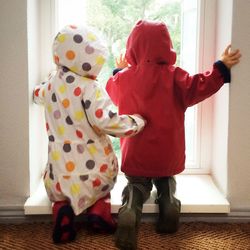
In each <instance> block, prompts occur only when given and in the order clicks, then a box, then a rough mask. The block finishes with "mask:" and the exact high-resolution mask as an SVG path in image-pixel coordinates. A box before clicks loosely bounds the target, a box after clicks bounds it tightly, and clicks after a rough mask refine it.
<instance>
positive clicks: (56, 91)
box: [34, 25, 145, 243]
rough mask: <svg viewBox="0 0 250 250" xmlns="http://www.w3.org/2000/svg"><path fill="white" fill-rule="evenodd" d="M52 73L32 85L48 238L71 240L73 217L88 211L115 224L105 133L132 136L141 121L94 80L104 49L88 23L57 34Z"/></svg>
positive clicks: (113, 168)
mask: <svg viewBox="0 0 250 250" xmlns="http://www.w3.org/2000/svg"><path fill="white" fill-rule="evenodd" d="M53 56H54V61H55V63H56V65H57V70H56V72H55V74H53V75H51V76H50V77H49V79H48V80H47V81H46V82H43V83H42V84H41V85H39V86H37V87H36V88H35V90H34V102H35V103H37V104H42V105H44V107H45V118H46V129H47V133H48V141H49V143H48V162H47V166H46V169H45V173H44V184H45V188H46V191H47V194H48V196H49V198H50V200H51V201H52V202H53V208H52V212H53V219H54V229H53V241H54V242H55V243H60V242H67V241H71V240H74V238H75V236H76V231H75V229H74V217H75V215H79V214H81V213H82V212H83V211H85V210H87V212H88V214H89V216H90V218H92V221H93V222H95V223H97V222H98V219H99V220H100V222H101V223H100V224H99V225H98V224H95V225H94V226H95V227H102V226H104V228H100V229H105V228H106V229H114V227H115V223H114V221H113V219H112V217H111V207H110V201H109V198H110V190H111V189H112V188H113V186H114V184H115V182H116V176H117V171H118V164H117V158H116V155H115V154H114V152H113V148H112V144H111V141H110V139H109V137H108V136H107V134H109V135H112V136H117V137H129V136H134V135H136V134H137V133H138V132H140V131H141V130H142V129H143V127H144V125H145V123H144V120H143V119H142V118H141V117H140V116H139V115H129V116H128V115H118V114H117V113H115V112H114V111H113V110H114V106H113V103H112V101H111V100H110V98H109V96H108V95H107V93H106V91H105V90H104V89H103V88H102V87H101V86H100V85H99V84H98V82H97V80H95V79H96V77H97V75H98V74H99V72H100V70H101V68H102V66H103V64H104V62H105V58H106V56H107V50H106V48H105V47H104V46H103V44H102V42H101V40H100V39H99V38H98V36H97V35H96V34H95V33H94V32H93V31H92V30H91V29H90V28H87V27H80V26H72V25H71V26H66V27H65V28H64V29H62V30H61V31H60V32H59V33H58V35H57V36H56V38H55V40H54V44H53Z"/></svg>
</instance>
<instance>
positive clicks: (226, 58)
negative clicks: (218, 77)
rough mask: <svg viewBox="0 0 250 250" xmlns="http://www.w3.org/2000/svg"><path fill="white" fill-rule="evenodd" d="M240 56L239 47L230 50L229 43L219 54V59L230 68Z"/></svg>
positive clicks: (237, 61)
mask: <svg viewBox="0 0 250 250" xmlns="http://www.w3.org/2000/svg"><path fill="white" fill-rule="evenodd" d="M240 57H241V54H240V51H239V49H236V50H232V47H231V45H228V46H227V47H226V49H225V51H224V52H223V53H222V55H221V61H222V62H223V63H224V64H225V66H226V67H227V68H228V69H231V68H232V67H233V66H234V65H235V64H237V63H239V62H240Z"/></svg>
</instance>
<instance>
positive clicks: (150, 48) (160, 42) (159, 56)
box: [126, 20, 176, 65]
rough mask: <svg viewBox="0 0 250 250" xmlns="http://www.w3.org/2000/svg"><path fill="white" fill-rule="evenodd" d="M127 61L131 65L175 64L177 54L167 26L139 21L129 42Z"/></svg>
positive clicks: (160, 23)
mask: <svg viewBox="0 0 250 250" xmlns="http://www.w3.org/2000/svg"><path fill="white" fill-rule="evenodd" d="M126 59H127V61H128V63H129V64H131V65H138V64H147V63H157V64H168V65H173V64H175V61H176V53H175V51H174V50H173V46H172V41H171V38H170V35H169V32H168V29H167V26H166V25H165V24H164V23H162V22H152V21H145V20H140V21H138V22H137V23H136V25H135V27H134V28H133V30H132V32H131V33H130V35H129V37H128V40H127V46H126Z"/></svg>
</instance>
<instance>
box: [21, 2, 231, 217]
mask: <svg viewBox="0 0 250 250" xmlns="http://www.w3.org/2000/svg"><path fill="white" fill-rule="evenodd" d="M56 1H58V0H37V1H36V2H35V1H34V0H29V1H28V3H29V4H28V5H30V6H28V7H29V8H28V10H29V13H30V16H29V18H30V20H28V23H31V22H32V25H29V26H31V27H29V32H28V33H29V34H28V38H29V43H30V44H29V48H30V55H32V56H30V57H31V58H29V60H30V59H33V60H30V64H31V65H29V70H31V72H30V75H31V76H30V80H29V81H30V84H29V85H30V86H29V88H30V91H32V90H33V88H34V86H32V85H33V84H35V82H37V81H39V80H42V78H43V77H45V76H46V75H47V73H48V71H49V70H50V69H51V67H52V65H53V64H52V59H51V57H52V55H51V54H52V53H51V44H52V41H53V38H54V35H55V28H54V24H55V16H54V14H55V8H56ZM199 4H200V8H199V9H200V11H201V14H200V16H202V17H203V18H202V19H201V20H200V22H199V26H198V27H199V34H204V36H200V37H199V44H200V47H199V48H200V50H199V53H198V64H199V65H201V66H202V67H200V68H198V71H204V70H206V69H209V68H210V67H211V66H212V64H213V62H214V57H215V34H214V32H215V24H216V23H215V18H214V15H215V13H214V12H215V10H216V0H199ZM37 5H39V8H37ZM38 9H39V11H40V13H39V14H40V17H39V18H37V15H36V10H38ZM33 10H35V12H33ZM205 10H206V11H205ZM33 21H34V22H35V23H33ZM36 22H37V23H36ZM38 23H40V28H39V27H38V26H39V24H38ZM32 39H33V41H32ZM38 41H39V42H40V44H41V46H34V44H37V43H38ZM32 45H33V46H32ZM33 54H34V55H33ZM34 59H35V63H34ZM49 62H51V64H48V63H49ZM33 65H34V67H33ZM40 78H41V79H40ZM212 107H213V99H211V98H210V99H209V100H206V101H205V102H202V103H201V104H199V105H198V113H197V114H198V117H199V119H198V128H199V131H198V132H199V133H200V135H201V140H200V145H197V146H198V147H199V148H200V164H201V166H202V169H195V170H194V171H195V172H192V170H189V172H188V174H184V175H178V176H176V181H177V192H176V197H177V198H178V199H180V200H181V202H182V207H181V212H182V213H210V214H211V213H229V211H230V205H229V203H228V201H227V200H226V199H225V195H223V194H221V192H220V191H219V190H218V189H217V188H216V185H215V184H214V182H213V180H212V175H213V173H211V171H212V169H211V168H209V167H211V163H210V162H211V161H212V159H211V151H212V150H211V148H212V140H211V137H212V125H213V124H212V117H213V112H212V111H213V109H212ZM38 111H40V112H38ZM42 114H43V112H42V109H40V108H39V107H38V106H37V105H35V104H32V103H31V105H30V128H29V129H30V171H31V173H30V197H29V198H28V199H27V201H26V202H25V205H24V211H25V214H27V215H31V214H51V212H52V211H51V202H50V201H49V199H48V197H47V194H46V191H45V188H44V184H43V180H42V178H41V176H42V173H43V169H44V166H45V164H44V163H45V162H46V159H45V158H46V157H47V156H46V155H44V154H43V152H46V151H47V148H46V147H47V138H46V136H45V131H44V132H43V131H42V132H41V131H40V130H41V129H42V128H41V127H42V125H43V124H41V121H44V118H43V117H41V116H42ZM39 115H40V118H41V120H39ZM184 173H187V172H186V171H185V172H184ZM125 184H126V180H125V177H124V175H120V176H118V182H117V184H116V186H115V188H114V189H113V190H112V192H111V197H112V199H111V204H112V213H117V211H118V209H119V208H120V206H121V192H122V189H123V187H124V185H125ZM204 193H206V196H204ZM190 194H192V195H191V196H190ZM155 195H156V192H155V190H153V191H152V194H151V197H150V199H149V200H148V201H147V202H146V203H145V204H144V206H143V212H146V213H157V212H158V207H157V205H156V204H155V202H154V199H155Z"/></svg>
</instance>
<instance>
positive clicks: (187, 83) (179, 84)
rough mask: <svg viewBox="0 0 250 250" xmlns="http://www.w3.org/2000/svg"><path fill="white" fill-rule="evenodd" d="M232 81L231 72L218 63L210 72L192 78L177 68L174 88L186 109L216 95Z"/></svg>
mask: <svg viewBox="0 0 250 250" xmlns="http://www.w3.org/2000/svg"><path fill="white" fill-rule="evenodd" d="M230 80H231V75H230V70H229V69H228V68H227V67H226V66H225V65H224V63H223V62H221V61H217V62H216V63H214V65H213V69H212V70H211V71H210V72H209V71H208V72H206V73H200V74H196V75H193V76H190V75H189V74H188V73H187V72H186V71H184V70H183V69H181V68H176V70H175V74H174V88H175V91H176V94H177V96H178V98H179V99H180V101H181V102H182V104H183V106H184V108H185V109H186V108H188V107H190V106H192V105H195V104H197V103H199V102H201V101H203V100H205V99H206V98H208V97H210V96H211V95H213V94H215V93H216V92H217V91H218V90H219V89H220V88H221V87H222V86H223V84H224V83H226V82H230Z"/></svg>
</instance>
